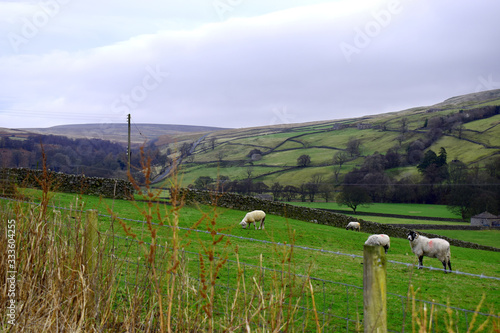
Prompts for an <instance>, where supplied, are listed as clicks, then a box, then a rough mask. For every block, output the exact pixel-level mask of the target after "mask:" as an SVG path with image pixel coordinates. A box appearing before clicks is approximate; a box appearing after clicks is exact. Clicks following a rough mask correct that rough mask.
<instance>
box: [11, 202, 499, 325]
mask: <svg viewBox="0 0 500 333" xmlns="http://www.w3.org/2000/svg"><path fill="white" fill-rule="evenodd" d="M2 199H3V198H2ZM9 200H12V199H9ZM50 207H51V208H53V209H59V210H68V208H65V207H59V206H50ZM73 211H75V210H73ZM98 215H99V216H100V217H101V218H104V219H114V217H112V216H111V215H107V214H98ZM120 219H121V220H124V221H131V222H134V223H143V224H144V223H145V222H144V221H141V220H135V219H129V218H120ZM156 225H157V226H159V225H158V224H156ZM64 227H65V228H71V223H70V222H68V223H66V224H65V225H64ZM163 227H165V228H171V226H167V225H164V226H163ZM179 229H181V230H185V231H190V232H195V233H202V234H208V233H209V232H208V231H205V230H193V229H190V228H183V227H179ZM218 235H221V236H224V237H228V238H237V239H240V240H243V241H245V242H257V243H263V244H269V245H275V246H285V247H292V246H293V247H294V248H297V249H302V250H305V251H311V252H313V253H314V252H319V253H323V254H330V255H338V256H347V257H352V258H360V259H362V258H363V257H362V256H360V255H355V254H349V253H342V252H339V251H330V250H325V249H318V248H311V247H306V246H300V245H291V244H284V243H279V242H272V241H268V240H260V239H254V238H249V237H241V236H235V235H230V234H223V233H218ZM101 237H103V238H105V241H104V243H105V244H106V248H105V253H106V255H108V257H109V258H110V259H112V261H114V262H116V263H117V265H119V267H120V269H119V274H118V276H117V279H118V282H119V283H120V284H123V285H129V286H133V287H136V288H145V287H146V285H147V283H148V281H147V279H143V278H142V277H143V276H145V275H146V272H147V270H148V265H147V262H146V261H145V260H144V248H143V246H151V245H152V244H151V243H148V242H142V241H138V240H136V239H132V238H129V237H124V236H120V235H116V234H110V233H103V234H101ZM156 246H158V248H160V249H163V250H164V251H169V247H168V246H163V245H156ZM206 257H207V255H205V254H200V253H199V252H194V251H187V250H182V253H181V255H180V258H182V260H181V265H182V266H183V267H185V268H186V271H187V273H188V274H187V275H188V276H189V281H190V282H189V283H188V284H187V285H186V288H190V289H191V290H193V291H196V290H199V288H200V284H201V283H202V279H203V277H202V276H201V275H202V272H201V271H200V266H201V265H202V262H201V261H202V260H203V258H205V260H206ZM164 259H165V258H164ZM387 262H389V263H392V264H395V265H403V266H406V267H414V266H415V265H414V264H409V263H403V262H398V261H393V260H387ZM425 268H426V269H430V270H441V269H437V268H433V267H425ZM241 269H242V270H243V273H242V274H243V276H245V277H247V281H248V283H249V285H248V288H245V290H247V291H248V290H252V288H251V284H252V283H255V281H258V283H259V285H260V286H261V287H262V292H264V293H265V292H266V290H272V288H273V282H274V281H275V280H274V279H275V277H276V276H283V275H285V274H290V273H289V272H286V271H282V270H279V269H276V268H269V267H264V266H259V265H255V264H250V263H247V262H237V261H234V260H226V262H225V266H224V269H223V270H221V271H220V272H219V274H218V277H217V282H216V283H215V288H216V290H217V293H216V294H217V298H216V300H215V301H216V304H215V305H216V307H217V308H221V309H224V308H226V309H227V308H229V307H230V306H231V302H232V301H233V300H234V299H235V292H236V291H237V289H236V288H235V287H234V283H233V282H234V281H235V279H236V278H237V275H238V271H239V270H241ZM453 273H454V274H458V275H465V276H468V277H472V278H479V279H490V280H500V278H499V277H494V276H485V275H483V274H481V275H478V274H472V273H466V272H459V271H454V272H453ZM291 274H292V275H293V277H292V280H293V281H295V288H296V289H297V293H296V294H294V295H295V296H294V297H295V298H294V301H297V302H298V303H297V312H296V314H295V316H296V318H297V319H298V322H297V324H298V325H302V331H303V332H308V331H310V329H311V327H310V326H307V325H306V323H307V320H306V319H307V318H310V317H311V316H312V315H313V314H315V313H316V314H317V315H318V320H319V322H320V324H321V325H322V331H323V332H357V331H359V329H360V323H362V322H363V287H360V286H356V285H351V284H346V283H341V282H336V281H331V280H327V279H321V278H317V277H311V276H307V275H301V274H295V273H291ZM167 275H168V274H167ZM251 277H253V278H254V279H257V280H252V279H251ZM304 281H310V282H311V289H312V294H313V295H314V297H315V300H316V303H315V305H314V306H313V305H312V304H311V302H310V299H309V298H308V297H304V289H303V288H301V287H300V286H301V285H303V283H304ZM413 307H415V308H416V309H417V310H418V309H421V308H422V307H425V308H432V309H433V311H437V312H439V313H441V314H444V313H447V312H449V311H451V312H452V313H453V314H454V323H453V325H454V326H455V327H456V331H460V332H461V331H467V330H468V328H469V325H470V323H471V321H473V320H475V319H476V318H477V317H479V318H480V319H478V321H479V322H484V321H485V320H487V319H488V318H497V319H498V318H500V317H499V316H497V315H495V314H490V313H484V312H475V311H474V310H469V309H463V308H458V307H452V306H448V305H445V304H441V303H435V302H431V301H426V300H421V299H415V298H412V297H408V296H403V295H398V294H394V293H387V309H388V310H387V311H388V313H387V318H388V319H389V320H388V331H389V332H409V331H411V330H412V325H413V324H414V322H413V321H412V313H413V312H412V311H414V308H413ZM434 320H435V323H433V327H434V328H438V327H444V325H445V323H444V322H442V321H443V320H445V319H444V316H440V317H438V316H436V317H435V318H434ZM257 325H258V326H260V327H266V325H267V323H266V322H265V320H264V319H262V320H261V322H259V323H258V324H257Z"/></svg>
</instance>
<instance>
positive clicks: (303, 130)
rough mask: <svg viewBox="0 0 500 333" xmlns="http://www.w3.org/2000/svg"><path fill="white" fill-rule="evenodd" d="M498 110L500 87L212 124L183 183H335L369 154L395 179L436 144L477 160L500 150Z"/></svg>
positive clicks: (167, 143) (163, 146) (169, 145)
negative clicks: (322, 116) (381, 109)
mask: <svg viewBox="0 0 500 333" xmlns="http://www.w3.org/2000/svg"><path fill="white" fill-rule="evenodd" d="M499 110H500V89H498V90H492V91H485V92H479V93H473V94H467V95H463V96H457V97H453V98H450V99H447V100H445V101H443V102H442V103H438V104H436V105H432V106H420V107H415V108H411V109H407V110H402V111H397V112H391V113H384V114H379V115H371V116H365V117H361V118H349V119H339V120H329V121H316V122H309V123H301V124H286V125H274V126H263V127H253V128H241V129H228V130H222V131H217V132H213V133H210V134H208V135H207V136H206V137H204V138H203V139H202V140H201V141H199V142H197V144H196V145H195V147H194V149H193V150H192V153H190V154H189V156H184V158H183V167H182V168H181V169H182V172H183V185H184V186H187V185H189V184H194V183H195V182H196V180H197V179H199V178H200V177H210V178H211V179H217V178H218V177H224V178H225V179H226V181H227V180H230V181H237V182H244V181H248V180H252V181H253V182H254V183H257V182H263V183H264V184H265V185H266V186H268V187H271V186H272V185H273V184H275V183H277V182H279V183H280V184H281V185H284V186H286V185H293V186H296V187H299V186H301V185H303V184H305V183H309V182H311V181H312V180H313V179H316V180H321V182H323V183H331V184H338V183H339V182H341V181H342V179H343V176H345V175H346V174H347V173H348V172H349V171H351V170H353V169H354V168H360V167H362V166H363V164H364V163H365V160H366V159H367V158H369V157H371V156H373V155H374V154H382V155H383V156H384V158H385V157H386V156H387V159H389V158H391V160H390V161H389V160H387V161H386V165H385V169H386V170H385V172H386V174H387V176H390V177H391V179H392V180H393V181H402V180H406V181H409V180H411V177H413V176H418V171H417V168H416V165H417V164H418V163H419V162H420V161H421V160H422V159H423V157H424V155H425V153H426V152H427V151H428V150H432V151H434V152H436V153H438V152H439V151H440V149H441V147H443V148H444V149H445V150H446V152H447V156H448V161H449V162H451V161H452V160H460V161H462V162H463V163H465V165H467V166H469V167H473V166H477V167H483V166H484V165H485V164H486V163H490V162H491V161H493V159H495V158H496V157H498V156H500V114H499ZM200 137H201V135H196V136H191V137H189V136H187V135H183V136H175V135H173V136H171V137H170V140H162V141H160V140H159V141H158V142H157V146H158V148H159V149H160V150H161V151H163V152H166V151H167V149H171V151H172V152H174V153H175V147H181V146H182V145H184V144H187V145H190V144H193V143H194V142H195V141H196V140H197V139H199V138H200ZM351 143H356V144H359V147H358V148H359V149H354V150H353V149H352V147H350V144H351ZM339 153H343V154H344V159H345V161H344V162H343V163H342V164H341V165H339V164H338V162H335V159H334V157H335V156H336V155H338V154H339ZM302 155H308V156H309V157H310V163H309V164H308V165H307V167H300V166H298V159H299V157H300V156H302ZM345 155H347V157H345ZM409 177H410V178H409ZM236 185H237V186H239V185H240V184H236ZM241 185H243V184H241ZM233 186H234V185H233Z"/></svg>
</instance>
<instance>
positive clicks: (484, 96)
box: [434, 89, 500, 107]
mask: <svg viewBox="0 0 500 333" xmlns="http://www.w3.org/2000/svg"><path fill="white" fill-rule="evenodd" d="M499 98H500V89H495V90H487V91H481V92H476V93H472V94H467V95H461V96H455V97H451V98H448V99H446V100H445V101H443V102H441V103H438V104H436V105H434V107H443V106H451V105H467V104H476V103H482V102H487V101H493V100H497V99H499Z"/></svg>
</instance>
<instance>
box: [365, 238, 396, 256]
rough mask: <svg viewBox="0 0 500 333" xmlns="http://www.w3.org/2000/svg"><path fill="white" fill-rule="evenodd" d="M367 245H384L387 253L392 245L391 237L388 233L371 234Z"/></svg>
mask: <svg viewBox="0 0 500 333" xmlns="http://www.w3.org/2000/svg"><path fill="white" fill-rule="evenodd" d="M365 245H372V246H377V245H379V246H383V247H384V249H385V253H387V251H388V250H389V248H390V247H391V239H390V238H389V236H387V235H386V234H379V235H371V236H370V237H368V239H367V240H366V242H365Z"/></svg>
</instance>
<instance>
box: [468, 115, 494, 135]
mask: <svg viewBox="0 0 500 333" xmlns="http://www.w3.org/2000/svg"><path fill="white" fill-rule="evenodd" d="M499 124H500V115H496V116H493V117H490V118H486V119H479V120H476V121H472V122H470V123H467V124H464V128H465V129H468V130H472V131H478V132H483V131H485V130H486V131H491V130H492V129H491V128H492V127H494V126H497V125H499Z"/></svg>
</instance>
